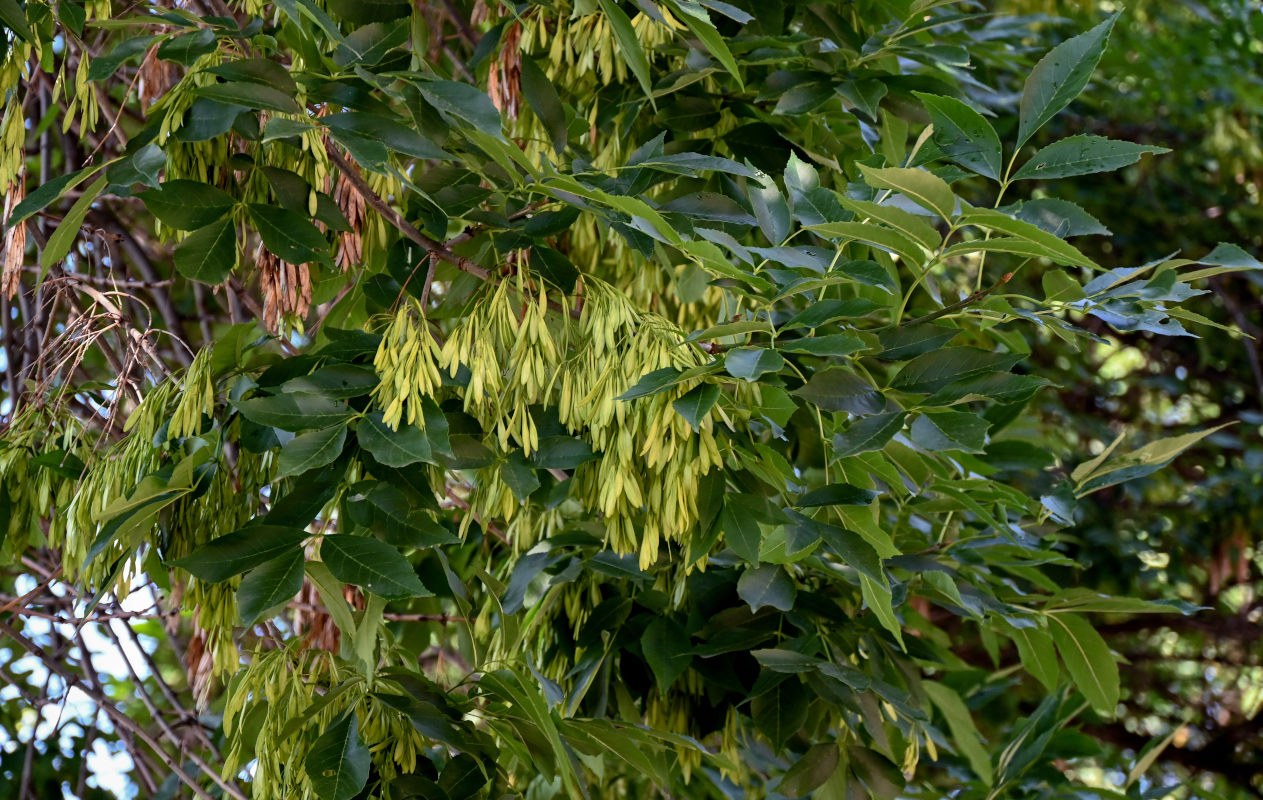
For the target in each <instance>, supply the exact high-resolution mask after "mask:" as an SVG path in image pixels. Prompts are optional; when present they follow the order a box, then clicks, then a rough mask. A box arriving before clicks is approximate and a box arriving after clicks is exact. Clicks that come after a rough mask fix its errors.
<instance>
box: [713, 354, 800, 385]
mask: <svg viewBox="0 0 1263 800" xmlns="http://www.w3.org/2000/svg"><path fill="white" fill-rule="evenodd" d="M783 366H785V359H784V358H782V357H781V354H780V353H778V352H776V351H775V350H766V349H763V348H760V347H738V348H736V349H733V350H729V351H728V352H727V353H726V354H725V355H724V369H725V370H727V371H728V374H729V375H731V376H732V377H734V378H740V379H741V380H743V381H746V382H747V383H750V382H753V381H757V380H758V379H759V377H760V376H762V375H763V374H765V373H768V372H777V371H779V370H780V368H781V367H783Z"/></svg>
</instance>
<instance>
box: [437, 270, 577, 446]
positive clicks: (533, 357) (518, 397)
mask: <svg viewBox="0 0 1263 800" xmlns="http://www.w3.org/2000/svg"><path fill="white" fill-rule="evenodd" d="M524 275H525V271H519V273H518V278H517V287H516V290H511V289H510V281H507V280H502V281H499V282H498V283H497V284H496V285H495V286H494V287H489V288H488V289H487V290H486V292H485V294H484V296H483V298H482V299H481V300H479V301H478V302H477V304H476V305H475V307H474V308H473V310H472V311H471V313H470V314H468V315H467V316H466V317H465V318H464V319H463V320H462V321H461V323H460V324H459V325H458V326H457V327H456V329H455V330H453V331H452V333H451V335H450V336H449V337H448V339H447V341H446V342H445V343H444V345H443V348H442V350H441V351H440V354H439V367H440V368H442V369H444V370H446V371H447V372H448V374H449V375H450V376H452V377H455V376H456V373H457V372H459V371H460V367H461V365H462V364H463V365H464V366H466V367H467V368H468V369H469V372H470V380H469V385H468V386H467V387H466V389H465V392H464V402H465V412H466V413H468V414H470V415H471V416H473V417H474V418H476V419H477V420H478V421H479V423H481V424H482V427H483V430H485V431H488V432H491V433H493V434H494V436H495V437H496V440H497V442H498V443H499V446H500V448H501V449H502V450H507V449H509V448H510V442H512V443H513V445H516V446H517V447H520V448H521V449H522V451H523V452H524V453H525V454H526V455H528V456H529V455H530V454H531V453H533V452H534V451H535V450H537V449H538V448H539V431H538V429H537V427H536V425H535V420H534V418H533V417H532V415H531V411H530V406H532V405H535V404H538V403H543V402H545V401H546V399H547V396H548V394H549V392H550V390H551V388H552V386H553V382H554V381H555V379H556V376H557V372H558V369H559V368H560V367H561V365H562V355H563V353H564V352H565V348H566V346H567V340H568V335H567V334H568V320H567V319H564V318H563V317H564V315H561V314H550V313H549V308H548V293H547V291H546V290H545V289H544V288H543V284H542V283H538V288H537V290H536V293H535V294H534V295H532V294H531V293H530V292H528V291H527V290H526V286H525V280H526V279H525V277H524Z"/></svg>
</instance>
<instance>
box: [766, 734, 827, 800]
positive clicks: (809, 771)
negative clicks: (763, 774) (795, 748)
mask: <svg viewBox="0 0 1263 800" xmlns="http://www.w3.org/2000/svg"><path fill="white" fill-rule="evenodd" d="M837 768H838V746H837V745H836V744H834V743H833V742H826V743H822V744H815V745H812V746H811V748H810V749H809V750H807V752H806V753H803V755H802V757H801V758H799V759H798V760H797V761H795V762H794V764H793V766H791V767H790V768H789V769H787V770H786V771H785V776H784V777H783V778H781V782H780V784H779V785H778V786H777V787H776V791H777V792H779V793H780V794H782V795H784V796H786V797H806V796H807V795H809V794H811V793H812V792H813V791H815V790H816V789H818V788H819V787H820V786H822V785H823V784H824V782H825V781H827V780H829V778H830V777H832V776H833V773H834V772H835V771H836V770H837Z"/></svg>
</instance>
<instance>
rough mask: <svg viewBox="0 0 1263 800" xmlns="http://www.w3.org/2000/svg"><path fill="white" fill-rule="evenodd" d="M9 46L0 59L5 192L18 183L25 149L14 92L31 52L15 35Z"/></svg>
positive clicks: (0, 184)
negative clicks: (0, 59) (6, 54)
mask: <svg viewBox="0 0 1263 800" xmlns="http://www.w3.org/2000/svg"><path fill="white" fill-rule="evenodd" d="M8 48H9V53H8V56H7V57H6V58H5V59H4V60H3V61H2V62H0V97H3V99H4V116H3V117H0V141H2V142H3V143H4V148H3V149H2V150H0V189H3V190H4V191H5V192H8V191H9V189H10V187H12V186H13V184H14V183H16V182H17V179H18V175H19V174H20V173H21V171H22V164H23V157H24V154H25V152H26V151H25V149H24V148H23V146H22V145H23V143H24V142H25V141H26V120H25V118H24V116H23V114H22V102H21V100H20V99H19V98H18V96H17V93H18V85H19V82H20V81H21V80H22V79H23V77H24V76H25V74H26V73H27V71H28V69H29V66H28V64H27V61H28V59H30V57H31V52H32V47H31V45H30V44H28V43H26V42H23V41H20V40H17V39H16V38H15V39H14V41H12V42H9V44H8Z"/></svg>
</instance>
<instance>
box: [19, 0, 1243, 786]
mask: <svg viewBox="0 0 1263 800" xmlns="http://www.w3.org/2000/svg"><path fill="white" fill-rule="evenodd" d="M0 24H3V26H4V27H5V29H6V32H7V34H6V36H7V44H6V47H7V50H6V53H5V56H4V61H3V64H0V90H2V91H3V92H4V93H5V97H6V105H5V110H4V116H3V120H2V121H0V137H2V138H3V141H4V142H5V145H6V147H5V148H4V150H3V151H2V152H0V189H4V190H5V192H6V194H5V219H4V225H5V228H4V247H3V259H4V260H3V284H2V285H3V290H4V292H3V293H4V306H3V313H2V314H0V316H2V317H3V325H4V328H3V348H4V350H3V352H4V358H5V362H4V363H5V385H4V400H3V406H2V407H0V411H2V413H3V428H2V429H0V509H2V511H0V535H2V536H3V545H2V548H0V563H4V564H5V565H6V566H5V567H4V571H3V577H0V588H2V589H3V590H4V592H3V597H2V598H0V637H3V638H0V648H2V650H0V652H5V653H7V656H8V657H7V658H6V659H5V660H4V661H5V664H4V666H3V670H4V672H3V673H2V677H4V678H5V680H6V681H7V682H8V683H9V685H10V686H11V687H14V690H15V691H14V692H11V693H9V694H5V695H0V709H2V710H3V713H2V714H0V731H2V732H3V737H0V741H3V743H4V747H3V753H2V756H0V775H3V776H4V778H5V781H4V783H6V784H7V786H8V787H9V788H7V789H5V792H7V794H6V795H5V796H11V797H15V798H33V797H41V796H46V795H47V796H53V795H57V794H59V793H70V794H74V795H75V796H78V797H104V796H109V795H108V786H107V784H108V783H109V782H108V781H106V780H105V777H106V776H104V775H103V774H101V773H100V772H99V770H97V769H96V768H94V767H93V761H92V759H88V758H85V757H83V752H85V751H87V750H90V749H92V747H93V746H95V744H97V743H100V744H102V745H103V746H104V748H105V749H106V750H112V751H115V752H118V753H120V754H124V755H125V756H126V758H125V759H124V761H125V763H127V764H128V765H129V766H128V770H127V775H126V781H127V783H129V784H130V786H131V787H133V788H135V789H136V790H137V791H138V792H139V793H140V795H141V796H146V797H148V796H161V797H173V796H178V797H198V798H218V797H232V798H245V797H255V798H319V800H350V799H351V798H354V797H374V798H377V797H381V798H390V799H391V800H395V799H398V800H403V799H404V798H410V797H424V798H453V800H455V799H456V798H470V797H486V798H500V797H524V798H532V800H535V799H538V800H542V799H543V798H552V797H565V798H585V797H587V798H591V797H629V798H631V797H658V796H661V797H673V798H720V797H750V798H759V797H785V798H789V797H806V796H809V795H810V796H814V797H817V798H853V797H870V796H871V797H876V798H893V797H896V796H901V797H902V796H908V797H942V796H944V795H945V793H948V792H951V793H952V794H953V796H956V797H960V798H988V799H990V798H999V797H1030V798H1036V797H1038V798H1045V797H1046V798H1053V797H1065V796H1069V795H1068V793H1071V792H1076V793H1077V794H1076V795H1075V796H1079V797H1120V796H1124V795H1126V796H1129V797H1140V796H1142V795H1141V793H1142V790H1148V784H1147V782H1146V780H1145V779H1144V778H1143V777H1142V776H1143V774H1144V773H1145V771H1146V769H1147V768H1148V767H1149V766H1150V765H1151V764H1152V763H1153V761H1154V758H1156V755H1157V752H1158V751H1157V749H1156V748H1155V749H1153V750H1151V751H1149V752H1148V753H1146V754H1144V755H1142V756H1140V757H1138V758H1137V759H1136V760H1135V763H1134V765H1132V766H1133V767H1134V768H1132V769H1131V772H1130V774H1128V775H1126V780H1125V781H1124V782H1123V783H1124V785H1121V786H1120V785H1116V784H1110V783H1109V782H1108V781H1107V782H1102V781H1100V780H1095V779H1092V778H1091V776H1090V774H1089V773H1088V772H1086V771H1082V770H1076V769H1075V768H1074V766H1073V765H1075V764H1080V763H1093V762H1092V761H1091V759H1093V758H1094V757H1097V756H1098V755H1099V753H1097V751H1095V750H1094V749H1093V748H1092V747H1091V746H1089V745H1090V743H1089V742H1086V741H1085V739H1086V737H1085V736H1084V735H1083V734H1081V733H1079V732H1078V731H1079V726H1081V725H1083V724H1085V723H1087V722H1091V721H1094V720H1099V719H1105V718H1111V717H1113V716H1114V715H1115V714H1116V711H1117V708H1118V704H1119V700H1120V692H1122V691H1123V687H1122V684H1123V681H1122V680H1120V671H1119V666H1118V663H1117V659H1116V656H1115V654H1114V653H1113V652H1112V651H1111V649H1110V646H1109V644H1108V643H1107V641H1106V640H1105V639H1104V638H1103V637H1102V636H1101V634H1100V633H1099V632H1098V631H1097V629H1096V625H1097V624H1098V619H1099V618H1100V617H1099V615H1114V616H1118V615H1132V614H1142V613H1146V612H1152V611H1159V612H1162V613H1165V614H1177V613H1188V612H1190V611H1193V610H1194V609H1193V607H1191V606H1189V605H1188V604H1186V603H1182V602H1181V601H1179V600H1178V599H1176V598H1170V599H1168V600H1166V601H1161V600H1159V601H1152V600H1141V599H1138V598H1134V597H1128V596H1109V595H1107V594H1105V593H1103V592H1101V591H1098V589H1099V587H1096V586H1093V585H1086V584H1085V585H1079V582H1078V581H1076V580H1074V579H1073V578H1072V579H1071V580H1066V579H1065V577H1064V576H1066V575H1071V576H1073V575H1074V572H1073V570H1072V569H1069V570H1068V569H1067V568H1073V567H1074V561H1073V560H1072V559H1070V558H1068V556H1067V552H1068V543H1069V542H1071V541H1072V540H1073V538H1074V536H1075V527H1074V523H1075V519H1076V506H1077V504H1078V503H1079V501H1080V500H1082V499H1084V498H1086V497H1087V496H1089V495H1091V494H1093V493H1094V492H1097V491H1100V490H1102V489H1105V488H1107V487H1112V486H1116V485H1118V484H1120V483H1122V482H1125V481H1130V480H1134V479H1136V478H1139V477H1143V476H1146V475H1149V474H1151V473H1154V472H1155V471H1157V470H1159V469H1161V468H1162V467H1164V466H1166V465H1167V464H1169V463H1170V462H1171V461H1172V460H1173V459H1175V458H1176V456H1177V455H1178V454H1179V453H1180V452H1181V451H1182V450H1184V449H1185V448H1188V447H1190V446H1192V445H1194V444H1196V443H1198V442H1201V441H1202V440H1203V439H1204V438H1205V437H1207V436H1208V435H1210V434H1211V433H1213V431H1214V429H1212V428H1207V429H1203V430H1197V431H1194V432H1191V433H1188V434H1184V435H1180V436H1176V437H1167V438H1158V439H1152V440H1147V441H1145V440H1140V441H1136V440H1128V439H1127V438H1126V437H1125V436H1122V437H1119V438H1118V439H1115V440H1112V441H1103V442H1099V443H1098V445H1099V446H1098V447H1097V448H1096V449H1094V450H1091V451H1075V450H1071V449H1069V448H1067V447H1065V446H1064V443H1065V442H1066V441H1067V439H1066V437H1064V436H1063V435H1062V432H1061V431H1058V430H1057V429H1056V428H1055V426H1053V425H1050V424H1048V422H1047V420H1046V419H1044V418H1042V417H1041V416H1040V415H1038V414H1035V413H1032V412H1031V411H1029V410H1028V404H1029V403H1030V402H1031V400H1032V399H1033V398H1036V397H1045V396H1054V397H1055V396H1056V393H1057V392H1058V387H1056V386H1054V385H1053V383H1052V381H1050V380H1049V379H1048V378H1047V377H1046V376H1045V375H1041V374H1040V373H1039V372H1038V371H1037V370H1035V369H1034V368H1033V367H1032V364H1034V363H1042V359H1041V360H1038V361H1037V360H1035V359H1032V358H1031V355H1032V354H1033V353H1035V352H1037V351H1043V352H1044V353H1047V352H1056V353H1059V354H1063V355H1064V356H1065V357H1066V358H1075V357H1076V353H1078V351H1079V348H1081V347H1089V346H1091V345H1092V343H1093V341H1094V340H1099V339H1100V335H1099V334H1098V333H1094V332H1092V329H1096V328H1098V327H1099V326H1100V325H1104V326H1108V327H1109V328H1112V329H1113V330H1115V331H1120V332H1143V333H1147V334H1152V335H1154V336H1162V337H1173V336H1190V335H1193V333H1194V332H1195V331H1200V332H1202V333H1205V334H1207V335H1208V337H1209V338H1211V339H1212V340H1213V337H1218V336H1223V335H1224V334H1223V333H1222V332H1220V331H1219V330H1218V327H1219V322H1218V321H1216V320H1212V319H1208V318H1206V317H1204V316H1202V315H1200V314H1197V313H1195V312H1192V311H1188V310H1185V309H1184V308H1183V306H1182V304H1183V303H1184V301H1186V300H1188V299H1189V298H1192V297H1194V296H1196V295H1199V294H1201V293H1203V291H1204V290H1203V289H1202V288H1201V286H1202V285H1203V282H1204V281H1205V280H1206V279H1208V278H1212V277H1215V276H1218V275H1221V274H1224V273H1227V272H1231V271H1235V270H1242V269H1256V268H1259V267H1260V265H1259V263H1258V262H1256V261H1255V260H1254V259H1253V258H1252V257H1251V256H1250V255H1248V254H1247V253H1246V252H1245V251H1244V250H1242V249H1241V248H1239V247H1237V246H1235V245H1232V244H1218V245H1214V246H1210V244H1213V243H1210V244H1208V245H1205V246H1201V247H1200V248H1199V252H1197V253H1195V254H1192V255H1193V256H1195V258H1183V257H1177V256H1175V255H1168V256H1163V255H1162V254H1163V252H1165V251H1164V250H1163V249H1162V244H1163V243H1161V242H1153V243H1152V245H1153V248H1154V250H1153V253H1152V254H1151V257H1152V258H1153V260H1151V261H1148V262H1147V263H1141V264H1135V263H1130V262H1127V263H1114V262H1111V261H1109V260H1108V259H1105V258H1101V257H1097V258H1089V257H1088V256H1087V255H1085V254H1084V252H1083V251H1082V250H1081V249H1080V248H1079V247H1077V246H1076V242H1080V241H1085V239H1083V238H1081V237H1093V236H1100V235H1103V234H1105V233H1107V230H1106V228H1105V226H1104V225H1103V224H1102V223H1101V222H1100V221H1098V220H1097V219H1096V218H1095V217H1094V216H1093V214H1092V209H1089V208H1084V207H1082V206H1080V205H1077V204H1075V203H1072V202H1069V201H1067V200H1064V199H1061V198H1058V197H1057V196H1056V189H1057V186H1058V185H1059V184H1058V183H1057V182H1058V181H1060V180H1062V179H1071V181H1072V180H1073V179H1075V178H1076V177H1077V176H1083V175H1091V174H1093V173H1100V172H1104V171H1110V170H1115V169H1119V168H1122V167H1127V166H1129V165H1132V164H1135V163H1137V162H1138V161H1140V160H1141V159H1142V158H1145V159H1148V158H1152V157H1154V156H1155V155H1156V156H1160V155H1161V154H1162V153H1163V152H1165V150H1164V148H1161V147H1158V146H1154V145H1149V144H1145V143H1135V142H1130V141H1123V140H1115V139H1108V138H1105V137H1102V136H1097V135H1087V134H1075V135H1070V136H1068V137H1067V138H1061V139H1059V140H1050V139H1049V138H1048V137H1046V136H1043V135H1041V131H1043V130H1044V129H1045V126H1046V125H1047V124H1048V123H1049V122H1050V120H1052V119H1053V117H1054V116H1056V115H1057V114H1058V113H1059V112H1060V111H1062V109H1064V108H1065V107H1066V106H1068V105H1069V104H1070V103H1071V102H1072V101H1074V100H1075V98H1076V97H1077V96H1078V95H1079V94H1080V93H1081V92H1083V91H1084V90H1085V88H1087V87H1089V84H1090V81H1091V79H1092V75H1093V72H1094V69H1095V67H1096V65H1097V63H1098V61H1099V60H1100V59H1101V57H1102V53H1103V52H1104V50H1105V48H1106V46H1107V43H1108V39H1109V35H1110V32H1111V29H1112V28H1113V27H1114V26H1115V25H1125V24H1126V22H1125V18H1120V17H1118V16H1117V15H1115V16H1110V17H1107V18H1104V19H1103V20H1098V21H1097V22H1096V24H1095V27H1090V28H1088V29H1086V30H1084V31H1083V32H1080V33H1079V34H1078V35H1072V36H1070V37H1068V38H1066V39H1065V40H1064V41H1062V42H1061V43H1059V44H1057V45H1056V46H1055V47H1053V48H1052V49H1051V50H1049V51H1047V52H1043V51H1041V52H1034V53H1033V52H1030V50H1029V46H1028V45H1029V41H1028V39H1027V37H1026V31H1025V28H1024V27H1023V22H1022V20H1020V19H1004V18H992V17H988V16H986V15H982V14H978V13H975V10H974V9H973V7H972V4H970V3H966V2H945V1H944V0H860V1H859V2H845V3H843V2H833V3H817V4H792V3H780V2H763V0H744V1H742V2H734V3H727V2H718V0H662V1H661V2H659V1H658V0H635V2H618V0H575V2H573V3H569V2H565V1H564V0H557V2H525V3H520V4H510V3H496V2H494V0H475V1H474V2H466V0H453V1H452V2H444V3H420V2H419V3H415V4H414V3H408V2H396V1H395V0H377V1H376V2H372V3H357V2H350V0H276V1H275V2H261V0H241V1H240V2H232V3H224V2H222V0H194V1H192V2H180V3H150V4H136V5H124V4H111V2H109V0H88V2H76V1H75V0H60V2H57V3H42V2H34V0H32V1H31V2H27V3H25V4H22V3H20V2H18V1H17V0H0ZM1014 76H1018V77H1017V80H1018V82H1019V83H1020V84H1021V91H1020V96H1016V97H1007V96H1004V95H1002V94H999V93H997V92H995V91H993V90H992V87H991V85H990V84H989V83H988V82H987V81H988V80H990V79H992V78H994V79H995V80H997V81H998V80H999V79H1000V78H1001V77H1003V78H1004V79H1005V80H1006V81H1012V80H1014V79H1015V78H1014ZM997 85H998V84H997ZM1090 91H1091V92H1096V93H1098V97H1099V96H1100V93H1107V92H1108V91H1109V89H1108V88H1107V87H1105V86H1094V87H1093V88H1092V89H1091V90H1090ZM1087 180H1088V181H1090V180H1092V179H1091V178H1088V179H1087ZM1035 186H1038V187H1040V189H1041V190H1040V191H1039V192H1033V191H1032V190H1031V188H1032V187H1035ZM1106 222H1108V220H1107V221H1106ZM1088 323H1090V325H1089V324H1088ZM1186 325H1188V326H1190V327H1193V328H1195V331H1190V330H1189V329H1188V328H1186ZM1054 578H1056V580H1055V579H1054ZM110 654H112V655H111V658H110V659H109V660H108V662H106V661H103V660H102V659H103V658H104V656H106V655H110ZM105 663H108V665H109V666H108V667H107V666H102V664H105ZM72 700H73V702H71V701H72ZM62 704H64V705H65V710H64V711H63V712H62V713H61V714H59V715H48V714H45V715H43V716H41V717H40V718H39V719H34V718H32V717H31V716H30V715H29V714H25V712H24V709H25V708H28V707H32V706H33V707H35V708H37V709H46V708H48V707H50V706H51V707H57V706H58V705H62ZM45 717H47V718H48V719H45ZM53 717H55V720H53ZM50 720H52V721H50ZM1161 744H1162V743H1159V745H1161ZM1076 759H1078V760H1077V761H1076ZM1068 765H1070V766H1068Z"/></svg>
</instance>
